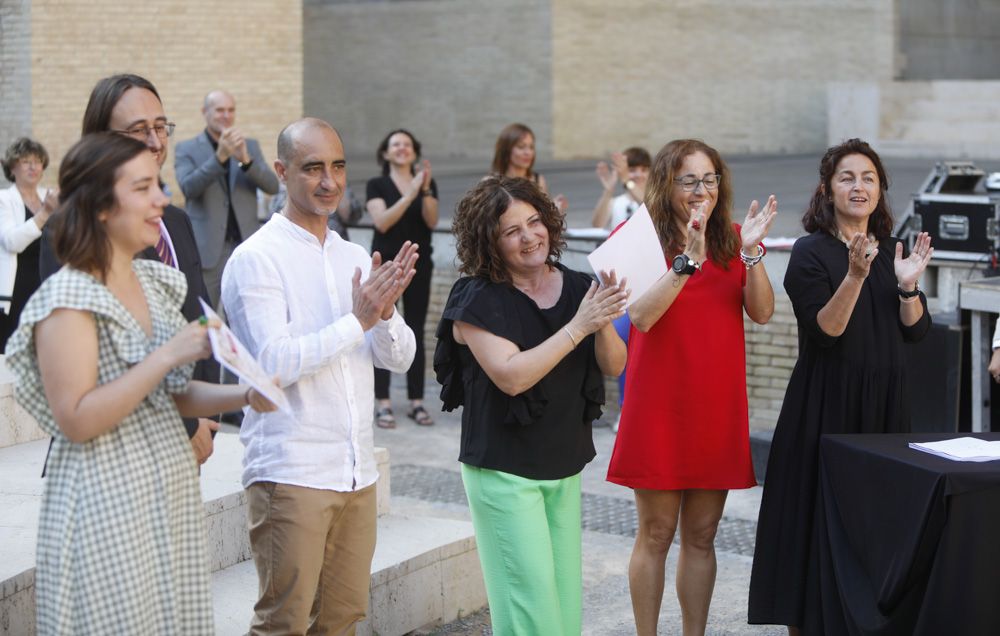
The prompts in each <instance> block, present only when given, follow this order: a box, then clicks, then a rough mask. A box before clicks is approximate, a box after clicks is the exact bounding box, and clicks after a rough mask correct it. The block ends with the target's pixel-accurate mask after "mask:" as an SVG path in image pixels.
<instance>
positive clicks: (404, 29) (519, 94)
mask: <svg viewBox="0 0 1000 636" xmlns="http://www.w3.org/2000/svg"><path fill="white" fill-rule="evenodd" d="M304 19H305V25H304V50H305V95H304V100H305V109H306V112H307V113H308V114H313V115H317V116H319V117H324V118H327V119H329V121H331V122H333V124H334V125H335V126H337V127H338V129H339V130H340V131H341V133H342V135H343V138H344V145H345V148H346V150H347V152H348V155H349V156H352V157H361V158H362V160H363V161H369V160H370V161H372V162H374V155H375V149H376V147H377V146H378V143H379V141H381V139H382V137H383V136H384V135H385V134H386V133H387V132H388V131H390V130H392V129H394V128H400V127H402V128H407V129H409V130H411V131H412V132H413V133H414V134H415V135H416V136H417V138H418V139H420V140H421V142H422V143H423V145H424V153H425V154H429V155H430V156H432V157H444V156H462V157H476V158H477V159H478V160H479V161H478V163H479V165H481V170H482V171H483V172H486V171H487V170H488V168H489V158H491V157H492V155H493V144H494V142H495V141H496V136H497V133H498V132H500V129H501V128H503V127H504V126H506V125H507V124H509V123H511V122H514V121H521V122H523V123H525V124H527V125H528V126H530V127H531V128H532V129H534V131H535V133H536V134H537V136H538V139H537V145H538V150H539V152H540V154H541V155H542V156H548V155H550V154H551V149H550V139H551V137H550V135H551V130H552V111H551V103H552V81H551V41H552V25H551V20H550V9H549V3H548V2H535V1H532V0H465V1H461V2H459V1H456V0H419V1H412V0H411V1H407V0H401V1H396V2H369V1H364V0H362V1H360V2H357V1H344V0H305V3H304ZM369 157H371V159H368V158H369Z"/></svg>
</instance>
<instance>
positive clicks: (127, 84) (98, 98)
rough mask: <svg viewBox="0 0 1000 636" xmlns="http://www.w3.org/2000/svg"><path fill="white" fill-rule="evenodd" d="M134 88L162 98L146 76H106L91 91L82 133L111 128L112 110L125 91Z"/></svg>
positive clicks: (84, 112)
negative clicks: (142, 89)
mask: <svg viewBox="0 0 1000 636" xmlns="http://www.w3.org/2000/svg"><path fill="white" fill-rule="evenodd" d="M132 88H144V89H146V90H147V91H149V92H150V93H152V94H153V96H154V97H156V99H157V100H160V94H159V93H157V92H156V87H155V86H153V84H152V82H150V81H149V80H148V79H146V78H145V77H140V76H139V75H133V74H131V73H123V74H121V75H112V76H110V77H105V78H104V79H102V80H100V81H98V82H97V84H94V88H93V90H91V91H90V99H89V100H88V101H87V109H86V110H85V111H83V126H82V128H83V129H82V134H84V135H89V134H90V133H97V132H104V131H105V130H108V129H110V128H111V113H112V111H114V109H115V106H117V105H118V101H119V100H120V99H121V98H122V95H124V94H125V91H127V90H129V89H132ZM161 101H162V100H161Z"/></svg>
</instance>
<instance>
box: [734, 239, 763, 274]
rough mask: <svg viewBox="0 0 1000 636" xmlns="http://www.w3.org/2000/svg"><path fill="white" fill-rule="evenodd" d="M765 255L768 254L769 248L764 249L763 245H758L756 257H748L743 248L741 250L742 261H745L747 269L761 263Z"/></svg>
mask: <svg viewBox="0 0 1000 636" xmlns="http://www.w3.org/2000/svg"><path fill="white" fill-rule="evenodd" d="M765 254H767V248H765V247H764V244H763V243H758V244H757V255H756V256H748V255H746V254H744V253H743V248H742V247H741V248H740V260H741V261H743V265H745V266H746V268H747V269H750V268H751V267H753V266H754V265H756V264H757V263H759V262H760V259H762V258H764V255H765Z"/></svg>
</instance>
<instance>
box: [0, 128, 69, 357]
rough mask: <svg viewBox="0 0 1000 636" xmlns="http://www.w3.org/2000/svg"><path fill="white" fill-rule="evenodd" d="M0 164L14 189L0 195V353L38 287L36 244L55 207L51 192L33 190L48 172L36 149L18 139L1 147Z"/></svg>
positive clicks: (34, 143) (46, 158)
mask: <svg viewBox="0 0 1000 636" xmlns="http://www.w3.org/2000/svg"><path fill="white" fill-rule="evenodd" d="M2 164H3V174H4V176H5V177H7V180H8V181H10V182H12V183H13V184H14V185H12V186H11V187H9V188H7V189H5V190H0V309H2V310H3V313H2V314H0V350H2V349H3V348H4V347H5V346H6V345H7V338H9V337H10V334H11V333H13V332H14V329H16V328H17V321H18V319H19V318H20V316H21V309H22V308H23V307H24V304H25V303H26V302H28V298H29V297H31V295H32V294H33V293H35V290H36V289H38V286H39V284H41V279H40V278H39V275H38V252H39V240H38V239H39V237H40V236H41V235H42V228H43V227H45V223H46V222H47V221H48V220H49V216H51V215H52V212H53V211H54V210H55V209H56V207H57V206H58V204H59V201H58V199H59V195H58V192H57V191H56V190H46V189H45V188H41V187H39V186H38V184H39V183H40V182H41V180H42V175H44V174H45V169H46V168H48V167H49V153H47V152H46V151H45V148H44V147H43V146H42V144H40V143H38V142H37V141H34V140H32V139H28V138H27V137H22V138H20V139H18V140H17V141H15V142H14V143H12V144H11V145H10V146H9V147H8V148H7V152H6V153H5V155H4V158H3V161H2Z"/></svg>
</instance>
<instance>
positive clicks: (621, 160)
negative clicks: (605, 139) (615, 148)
mask: <svg viewBox="0 0 1000 636" xmlns="http://www.w3.org/2000/svg"><path fill="white" fill-rule="evenodd" d="M611 165H613V166H614V167H615V172H616V173H618V178H619V179H621V182H622V183H625V182H626V181H628V158H627V157H625V153H624V152H615V153H612V155H611Z"/></svg>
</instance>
